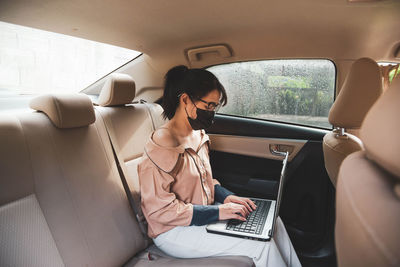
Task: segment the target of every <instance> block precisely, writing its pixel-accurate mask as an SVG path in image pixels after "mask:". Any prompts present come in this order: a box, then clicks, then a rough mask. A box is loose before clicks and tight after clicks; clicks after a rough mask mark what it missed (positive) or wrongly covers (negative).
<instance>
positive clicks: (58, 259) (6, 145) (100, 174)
mask: <svg viewBox="0 0 400 267" xmlns="http://www.w3.org/2000/svg"><path fill="white" fill-rule="evenodd" d="M84 98H85V99H84ZM86 98H87V99H86ZM88 101H89V102H90V100H89V98H88V97H86V96H79V95H78V96H77V95H65V96H59V95H57V96H46V97H40V98H39V99H36V100H34V101H32V105H31V107H34V108H35V109H37V110H42V111H44V112H45V113H42V112H33V113H24V114H19V115H18V116H14V115H2V116H1V117H0V147H1V148H2V149H1V150H0V224H1V227H0V266H122V265H123V264H126V263H129V266H159V265H160V264H164V263H165V266H189V265H190V266H212V265H215V266H234V265H237V266H252V265H253V262H252V260H251V259H249V258H247V257H220V258H209V259H200V260H199V259H193V260H189V261H187V262H186V260H182V259H170V258H168V259H165V258H164V257H160V258H157V259H155V260H152V261H150V260H148V259H147V256H146V254H143V253H145V252H143V250H144V249H145V240H144V239H143V236H142V234H141V232H140V229H139V226H138V223H137V220H136V218H135V216H134V214H133V212H132V209H131V208H130V206H129V203H128V200H127V195H126V193H125V191H124V188H123V185H122V182H121V178H120V176H119V173H118V170H117V167H116V162H115V160H114V157H113V152H112V148H111V144H110V142H109V139H108V135H107V132H106V128H105V125H104V123H103V121H102V120H101V119H100V115H99V112H98V111H94V109H93V106H92V105H88V103H89V102H88ZM143 106H144V105H143V104H138V105H137V107H133V106H132V107H130V108H129V111H128V108H127V109H126V111H125V108H124V109H123V111H120V109H121V110H122V108H120V107H118V108H115V109H114V108H108V109H109V112H110V113H114V112H115V114H117V113H119V115H118V118H120V119H121V121H116V122H115V125H117V127H116V131H119V130H118V129H120V128H119V127H120V126H121V125H122V124H121V123H125V127H124V128H123V129H124V130H125V131H124V132H123V133H122V132H121V133H119V134H118V136H119V137H120V140H121V144H122V143H126V144H128V143H129V147H126V148H125V150H123V153H124V155H125V159H126V161H127V165H129V164H130V163H131V161H135V159H136V157H138V156H139V155H140V148H141V147H142V146H143V143H144V138H145V136H146V133H147V132H149V131H151V129H152V126H151V125H152V121H151V119H150V118H149V115H148V113H146V112H147V111H146V110H145V109H144V108H143ZM104 109H106V108H104ZM132 110H135V113H133V112H132ZM93 114H94V115H95V116H96V120H95V121H94V123H93V120H92V119H89V118H91V117H92V116H93ZM124 114H134V115H132V116H128V115H126V116H124ZM116 117H117V116H115V118H116ZM83 118H84V119H83ZM123 118H125V120H124V121H123ZM121 127H122V126H121ZM65 128H68V129H65ZM121 129H122V128H121ZM131 131H132V132H131ZM129 132H131V135H130V134H129ZM135 134H136V135H135ZM133 144H135V146H134V145H133ZM130 149H132V151H129V150H130ZM133 168H134V167H133ZM132 172H134V171H132ZM135 255H137V260H135V258H134V257H135ZM140 255H142V256H143V255H145V256H146V257H141V256H140ZM135 262H136V263H135Z"/></svg>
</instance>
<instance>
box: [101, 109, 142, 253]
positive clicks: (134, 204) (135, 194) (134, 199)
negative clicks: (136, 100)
mask: <svg viewBox="0 0 400 267" xmlns="http://www.w3.org/2000/svg"><path fill="white" fill-rule="evenodd" d="M98 112H99V114H100V117H101V118H102V120H103V122H104V125H105V128H106V132H107V135H108V139H109V140H110V143H111V148H112V151H113V155H114V159H115V162H116V164H117V169H118V173H119V176H120V177H121V181H122V184H123V186H124V189H125V192H126V195H127V197H128V200H129V204H130V206H131V208H132V210H133V212H134V213H135V216H136V219H137V220H138V223H139V228H140V231H141V232H142V234H143V237H144V240H145V243H146V247H147V246H148V245H149V240H148V236H147V221H146V218H145V217H144V215H143V212H142V209H141V207H140V204H141V203H140V193H139V191H138V189H137V188H135V186H133V185H131V186H130V185H129V184H130V183H129V181H128V180H127V179H126V175H125V173H127V171H126V167H125V162H124V161H123V160H122V159H121V157H120V156H119V153H118V152H119V151H120V150H119V148H118V144H117V142H116V138H115V135H114V131H113V128H112V127H113V126H112V125H111V122H110V121H109V118H108V116H103V115H102V114H101V112H100V111H99V110H98ZM131 189H133V190H131Z"/></svg>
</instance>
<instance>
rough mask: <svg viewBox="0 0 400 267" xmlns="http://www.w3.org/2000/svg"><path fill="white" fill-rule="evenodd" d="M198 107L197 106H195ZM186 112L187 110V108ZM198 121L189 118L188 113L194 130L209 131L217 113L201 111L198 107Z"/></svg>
mask: <svg viewBox="0 0 400 267" xmlns="http://www.w3.org/2000/svg"><path fill="white" fill-rule="evenodd" d="M195 107H196V105H195ZM185 111H186V108H185ZM196 114H197V117H196V119H192V118H190V117H189V114H188V113H187V111H186V115H187V118H188V121H189V123H190V126H192V128H193V130H200V129H207V128H208V127H210V126H211V124H213V123H214V116H215V111H211V110H205V109H200V108H198V107H196Z"/></svg>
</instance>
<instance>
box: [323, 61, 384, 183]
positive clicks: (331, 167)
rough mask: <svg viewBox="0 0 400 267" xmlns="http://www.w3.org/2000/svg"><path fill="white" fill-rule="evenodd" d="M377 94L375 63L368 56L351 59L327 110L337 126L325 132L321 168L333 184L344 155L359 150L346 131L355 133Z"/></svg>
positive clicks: (378, 75)
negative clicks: (355, 59) (339, 88)
mask: <svg viewBox="0 0 400 267" xmlns="http://www.w3.org/2000/svg"><path fill="white" fill-rule="evenodd" d="M381 94H382V77H381V71H380V69H379V66H378V64H377V63H376V62H375V61H373V60H372V59H369V58H360V59H358V60H357V61H355V62H354V63H353V65H352V66H351V69H350V72H349V73H348V75H347V77H346V80H345V82H344V84H343V87H342V89H341V90H340V93H339V95H338V96H337V98H336V101H335V102H334V103H333V105H332V108H331V110H330V112H329V122H330V123H331V124H332V125H333V126H334V127H335V128H339V129H335V130H333V131H332V132H330V133H328V134H326V135H325V136H324V140H323V151H324V159H325V168H326V171H327V173H328V175H329V178H330V179H331V181H332V184H333V185H334V186H336V182H337V175H338V171H339V168H340V165H341V164H342V161H343V160H344V158H346V157H347V156H348V155H349V154H351V153H353V152H355V151H358V150H361V149H362V142H361V141H360V140H359V138H358V137H357V136H356V135H352V134H350V133H349V132H351V133H355V134H357V133H358V130H359V128H360V126H361V123H362V121H363V120H364V117H365V115H366V114H367V112H368V110H369V109H370V107H371V106H372V105H373V104H374V103H375V101H376V100H377V99H378V98H379V96H380V95H381ZM346 131H347V132H346Z"/></svg>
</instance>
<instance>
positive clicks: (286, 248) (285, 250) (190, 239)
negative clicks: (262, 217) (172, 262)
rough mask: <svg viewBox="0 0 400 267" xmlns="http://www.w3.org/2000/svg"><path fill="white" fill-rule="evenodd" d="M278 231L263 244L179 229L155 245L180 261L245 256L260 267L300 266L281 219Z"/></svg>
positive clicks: (202, 228)
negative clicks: (181, 259)
mask: <svg viewBox="0 0 400 267" xmlns="http://www.w3.org/2000/svg"><path fill="white" fill-rule="evenodd" d="M276 230H277V231H276V233H275V235H274V238H273V239H272V240H271V241H269V242H263V241H255V240H250V239H243V238H236V237H231V236H224V235H217V234H212V233H207V231H206V229H205V226H178V227H175V228H173V229H172V230H170V231H168V232H166V233H163V234H161V235H159V236H158V237H157V238H155V239H154V243H155V244H156V245H157V247H159V248H160V249H161V250H162V251H164V252H165V253H167V254H169V255H171V256H174V257H178V258H199V257H212V256H227V255H243V256H248V257H250V258H252V259H253V261H254V262H255V264H256V266H287V265H291V266H300V263H299V262H298V259H297V256H296V253H295V252H294V249H293V246H292V245H291V243H290V239H289V237H288V235H287V233H286V230H285V227H284V225H283V223H282V221H281V220H280V218H278V220H277V227H276Z"/></svg>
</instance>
